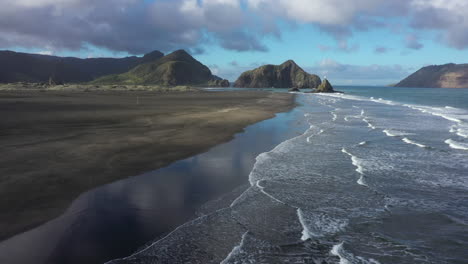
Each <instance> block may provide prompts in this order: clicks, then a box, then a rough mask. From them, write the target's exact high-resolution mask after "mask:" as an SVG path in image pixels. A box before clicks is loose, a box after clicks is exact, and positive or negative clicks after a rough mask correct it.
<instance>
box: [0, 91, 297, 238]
mask: <svg viewBox="0 0 468 264" xmlns="http://www.w3.org/2000/svg"><path fill="white" fill-rule="evenodd" d="M293 105H294V100H293V95H290V94H273V93H267V92H253V91H252V92H216V93H213V92H182V93H148V92H124V91H121V92H92V93H86V92H50V91H48V92H35V91H28V92H25V91H16V92H15V91H4V92H2V93H1V94H0V113H1V116H2V118H1V119H0V128H1V130H0V131H1V135H0V148H1V149H2V153H4V155H3V159H2V160H1V161H0V171H1V173H0V196H1V197H0V210H1V211H2V214H1V216H0V240H4V239H6V238H8V237H11V236H13V235H15V234H18V233H21V232H23V231H26V230H28V229H31V228H34V227H35V226H38V225H40V224H42V223H44V222H46V221H48V220H51V219H52V218H55V217H57V216H58V215H60V214H61V213H63V211H64V210H65V209H66V208H67V207H68V205H69V204H70V202H71V201H72V200H73V199H75V198H76V197H77V196H78V195H79V194H81V193H83V192H84V191H86V190H89V189H92V188H93V187H96V186H100V185H103V184H105V183H109V182H113V181H115V180H118V179H122V178H126V177H130V176H134V175H137V174H140V173H143V172H145V171H149V170H154V169H157V168H161V167H164V166H166V165H168V164H170V163H171V162H173V161H176V160H180V159H183V158H187V157H190V156H192V155H194V154H197V153H201V152H204V151H206V150H207V149H209V148H210V147H213V146H215V145H217V144H219V143H222V142H225V141H227V140H230V139H231V138H232V137H233V135H234V134H235V133H238V132H240V131H242V129H243V128H244V127H245V126H247V125H250V124H252V123H255V122H258V121H261V120H264V119H267V118H271V117H273V116H274V114H275V113H277V112H282V111H286V110H288V109H290V108H291V107H292V106H293Z"/></svg>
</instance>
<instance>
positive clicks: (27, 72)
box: [0, 51, 164, 83]
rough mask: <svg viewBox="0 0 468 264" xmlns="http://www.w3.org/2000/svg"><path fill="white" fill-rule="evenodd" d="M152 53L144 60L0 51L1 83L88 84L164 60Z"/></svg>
mask: <svg viewBox="0 0 468 264" xmlns="http://www.w3.org/2000/svg"><path fill="white" fill-rule="evenodd" d="M163 56H164V54H162V53H161V52H159V51H153V52H151V53H149V54H146V55H145V56H144V57H126V58H89V59H80V58H73V57H57V56H49V55H39V54H28V53H20V52H13V51H0V83H14V82H31V83H32V82H34V83H48V82H49V79H50V78H51V77H52V79H53V81H54V82H56V83H61V82H64V83H70V82H72V83H79V82H89V81H92V80H94V79H96V78H98V77H101V76H104V75H109V74H118V73H123V72H126V71H128V70H130V69H132V68H133V67H135V66H137V65H138V64H141V63H145V62H147V61H149V60H155V59H158V58H161V57H163Z"/></svg>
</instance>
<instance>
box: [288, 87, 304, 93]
mask: <svg viewBox="0 0 468 264" xmlns="http://www.w3.org/2000/svg"><path fill="white" fill-rule="evenodd" d="M288 91H289V92H300V91H301V90H299V88H297V87H293V88H291V89H289V90H288Z"/></svg>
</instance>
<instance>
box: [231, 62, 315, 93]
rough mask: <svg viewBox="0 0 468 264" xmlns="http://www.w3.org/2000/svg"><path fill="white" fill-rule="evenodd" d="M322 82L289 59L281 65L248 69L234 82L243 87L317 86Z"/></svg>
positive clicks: (235, 84)
mask: <svg viewBox="0 0 468 264" xmlns="http://www.w3.org/2000/svg"><path fill="white" fill-rule="evenodd" d="M320 84H321V80H320V77H318V76H317V75H315V74H309V73H307V72H306V71H304V70H303V69H302V68H301V67H299V66H298V65H297V64H296V63H295V62H294V61H292V60H288V61H286V62H284V63H283V64H281V65H270V64H269V65H264V66H261V67H259V68H256V69H254V70H250V71H246V72H244V73H242V74H241V76H240V77H239V78H238V79H237V81H236V82H235V83H234V87H243V88H271V87H273V88H298V89H304V88H316V87H318V86H319V85H320Z"/></svg>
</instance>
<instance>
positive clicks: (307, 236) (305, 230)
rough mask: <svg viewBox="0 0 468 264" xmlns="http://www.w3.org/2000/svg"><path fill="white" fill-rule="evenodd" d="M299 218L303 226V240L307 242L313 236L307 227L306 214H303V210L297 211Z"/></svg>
mask: <svg viewBox="0 0 468 264" xmlns="http://www.w3.org/2000/svg"><path fill="white" fill-rule="evenodd" d="M297 218H299V223H301V226H302V237H301V240H302V241H306V240H307V239H310V238H311V237H312V236H311V232H310V230H309V228H308V227H307V225H306V223H305V218H304V214H303V213H302V210H301V208H298V209H297Z"/></svg>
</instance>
